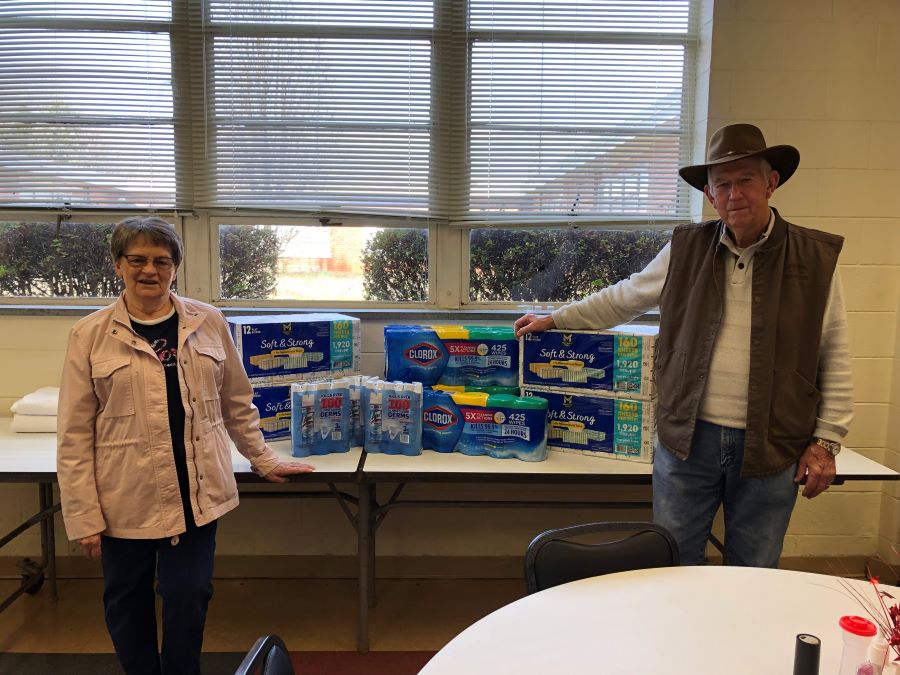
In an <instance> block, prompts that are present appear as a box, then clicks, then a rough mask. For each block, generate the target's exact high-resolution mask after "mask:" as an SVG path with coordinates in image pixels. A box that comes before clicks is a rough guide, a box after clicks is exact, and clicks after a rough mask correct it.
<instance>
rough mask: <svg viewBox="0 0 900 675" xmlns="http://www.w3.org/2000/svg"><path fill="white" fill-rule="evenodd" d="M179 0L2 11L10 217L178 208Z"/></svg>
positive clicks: (3, 183)
mask: <svg viewBox="0 0 900 675" xmlns="http://www.w3.org/2000/svg"><path fill="white" fill-rule="evenodd" d="M170 23H171V8H170V2H169V1H168V0H131V1H130V2H128V3H122V2H113V1H112V0H81V1H79V2H63V1H61V0H55V1H54V0H4V1H3V2H2V3H0V206H6V207H10V206H12V207H19V208H29V207H53V208H63V207H88V208H90V207H98V208H109V207H121V208H133V207H138V208H144V207H166V206H172V205H174V203H175V167H174V141H173V137H174V133H173V130H174V120H173V106H172V76H171V57H170V51H171V50H170Z"/></svg>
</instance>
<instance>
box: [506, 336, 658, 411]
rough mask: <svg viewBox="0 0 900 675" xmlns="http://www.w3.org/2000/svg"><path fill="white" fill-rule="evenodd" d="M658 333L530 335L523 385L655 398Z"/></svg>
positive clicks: (525, 341) (524, 346)
mask: <svg viewBox="0 0 900 675" xmlns="http://www.w3.org/2000/svg"><path fill="white" fill-rule="evenodd" d="M658 333H659V327H658V326H617V327H615V328H613V329H610V330H605V331H588V330H582V331H563V330H549V331H545V332H541V333H526V334H525V335H524V336H523V337H522V338H521V343H520V345H519V353H520V355H521V359H520V366H519V386H521V387H552V388H554V389H560V390H567V391H573V392H584V391H586V390H587V391H593V392H597V393H608V394H615V395H617V396H626V397H631V398H651V397H653V396H654V395H655V394H656V387H655V383H654V381H653V352H654V349H655V347H656V337H657V334H658Z"/></svg>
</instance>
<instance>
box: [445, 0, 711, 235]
mask: <svg viewBox="0 0 900 675" xmlns="http://www.w3.org/2000/svg"><path fill="white" fill-rule="evenodd" d="M691 5H692V3H691V2H690V1H689V0H670V1H665V0H657V1H648V0H592V1H591V2H573V1H568V2H566V1H562V0H560V1H553V0H544V1H543V2H541V1H533V2H512V1H503V0H471V1H470V2H469V31H468V37H469V40H470V44H471V52H470V54H471V55H470V72H471V77H470V81H471V92H470V96H471V108H470V114H469V116H468V120H467V129H466V135H467V137H468V140H469V156H468V167H467V168H468V170H467V172H466V175H465V179H464V180H465V181H466V182H467V184H468V188H467V189H466V190H456V191H455V192H454V202H453V204H452V216H451V217H452V218H453V220H455V221H458V222H459V221H461V222H462V224H464V225H467V224H468V225H470V224H472V223H474V222H483V223H488V224H489V223H495V222H496V223H506V222H508V223H510V224H513V223H516V222H529V221H536V222H544V221H547V222H558V221H560V220H565V221H569V222H572V221H574V222H577V221H578V220H579V219H582V220H584V221H586V222H587V221H593V222H628V221H638V222H640V221H643V222H646V221H648V220H653V219H660V220H663V219H672V218H682V219H683V218H687V217H688V216H689V213H688V188H687V186H686V185H684V184H683V182H682V181H680V179H679V178H678V176H677V169H678V167H679V166H680V165H681V164H682V163H684V161H685V159H686V158H688V157H689V149H690V137H689V132H690V129H691V124H692V119H691V107H690V102H691V100H692V97H693V91H692V88H691V85H692V82H693V73H692V70H691V68H692V62H691V59H692V58H693V57H692V54H693V41H694V39H695V38H694V32H693V31H692V29H691V26H692V17H691V9H692V7H691ZM455 175H456V176H457V178H459V177H460V175H461V174H460V172H458V171H457V172H455Z"/></svg>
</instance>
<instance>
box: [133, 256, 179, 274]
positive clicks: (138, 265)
mask: <svg viewBox="0 0 900 675" xmlns="http://www.w3.org/2000/svg"><path fill="white" fill-rule="evenodd" d="M122 257H123V258H125V260H126V262H127V263H128V266H129V267H133V268H135V269H138V270H142V269H144V268H145V267H146V266H147V263H148V262H149V263H152V264H153V266H154V267H155V268H156V269H158V270H160V271H163V272H165V271H168V270H170V269H172V268H173V267H175V261H174V260H173V259H172V258H148V257H147V256H144V255H123V256H122Z"/></svg>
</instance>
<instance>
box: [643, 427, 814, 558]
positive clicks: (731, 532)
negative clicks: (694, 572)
mask: <svg viewBox="0 0 900 675" xmlns="http://www.w3.org/2000/svg"><path fill="white" fill-rule="evenodd" d="M743 458H744V430H743V429H730V428H728V427H720V426H718V425H717V424H710V423H709V422H703V421H700V420H698V421H697V429H696V432H695V433H694V443H693V446H692V447H691V453H690V456H689V457H688V458H687V460H685V461H682V460H680V459H678V458H677V457H675V455H673V454H672V453H671V452H669V451H668V450H666V449H665V448H663V447H661V446H660V445H659V444H657V448H656V455H655V456H654V458H653V520H654V521H655V522H656V523H658V524H660V525H662V526H663V527H665V528H666V529H667V530H669V531H670V532H671V533H672V536H674V537H675V540H676V541H677V542H678V547H679V550H680V553H681V564H682V565H702V564H703V562H704V551H705V549H706V541H707V539H709V534H710V529H711V528H712V522H713V518H714V517H715V515H716V511H718V509H719V505H720V504H722V505H723V507H724V511H725V563H726V564H727V565H743V566H747V567H778V558H779V556H780V555H781V547H782V544H783V542H784V533H785V531H787V526H788V522H789V521H790V519H791V511H793V509H794V503H795V502H796V501H797V485H796V484H795V483H794V474H795V473H796V470H797V467H796V465H794V466H791V467H789V468H787V469H785V470H784V471H782V472H781V473H778V474H775V475H773V476H766V477H765V478H741V475H740V474H741V464H742V463H743Z"/></svg>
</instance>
